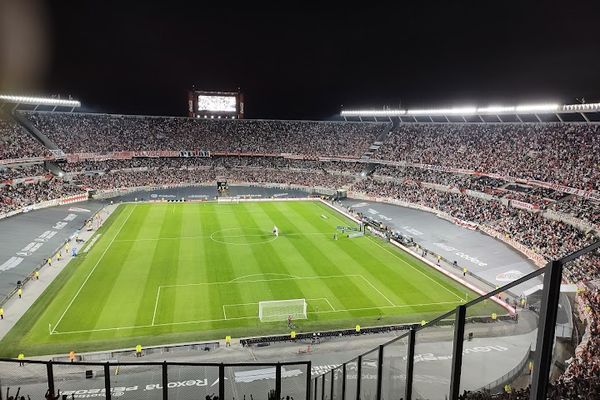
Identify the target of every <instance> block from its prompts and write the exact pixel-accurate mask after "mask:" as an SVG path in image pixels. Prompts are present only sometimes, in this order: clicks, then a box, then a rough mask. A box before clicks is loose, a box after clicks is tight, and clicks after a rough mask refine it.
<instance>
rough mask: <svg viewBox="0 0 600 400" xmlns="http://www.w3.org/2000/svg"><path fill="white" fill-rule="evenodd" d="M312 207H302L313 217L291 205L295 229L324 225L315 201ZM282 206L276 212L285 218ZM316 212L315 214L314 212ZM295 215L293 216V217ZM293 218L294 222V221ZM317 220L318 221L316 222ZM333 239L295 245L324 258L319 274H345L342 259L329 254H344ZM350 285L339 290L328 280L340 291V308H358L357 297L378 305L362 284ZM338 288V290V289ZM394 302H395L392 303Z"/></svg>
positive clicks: (347, 267) (288, 213) (303, 251)
mask: <svg viewBox="0 0 600 400" xmlns="http://www.w3.org/2000/svg"><path fill="white" fill-rule="evenodd" d="M309 205H310V207H306V208H302V209H306V212H307V213H309V212H310V213H311V214H310V215H311V216H312V218H311V217H310V216H309V215H307V214H304V213H302V212H300V211H299V210H298V208H296V207H293V206H292V207H289V210H288V212H287V215H288V216H289V217H290V218H289V219H287V220H288V223H289V225H290V226H293V227H294V230H295V231H301V230H302V229H303V228H302V227H301V226H304V227H306V228H307V229H315V228H316V226H315V225H314V224H315V223H316V224H319V225H322V224H323V223H324V222H323V220H322V219H321V217H320V216H317V215H316V214H317V212H316V210H315V209H314V208H313V207H314V203H310V204H309ZM282 207H285V203H283V204H282V203H278V204H276V210H277V211H276V212H277V213H279V215H281V218H285V217H283V213H282V211H281V210H282ZM312 213H314V215H313V214H312ZM292 217H293V218H292ZM292 219H293V222H292ZM315 221H317V222H315ZM329 224H330V223H327V225H329ZM331 240H332V239H328V240H326V241H323V240H320V241H314V238H308V240H307V241H306V242H307V243H310V244H311V246H306V244H307V243H305V242H302V243H296V242H293V244H294V245H295V246H297V248H298V250H299V251H300V252H301V253H302V254H304V253H305V252H306V251H307V250H308V251H310V254H309V256H310V258H311V259H315V258H316V259H318V260H322V262H320V266H321V270H318V271H317V273H318V274H323V273H326V274H327V275H344V274H343V272H344V271H342V270H341V269H340V267H338V265H339V264H340V260H339V259H335V260H333V259H331V258H330V257H329V256H328V254H331V255H332V256H335V257H337V258H342V256H343V254H344V253H343V250H342V249H341V248H340V246H339V245H335V244H334V243H333V242H332V241H331ZM308 262H309V264H310V263H312V261H308ZM353 263H355V261H354V260H353V259H352V260H350V259H347V264H346V266H345V267H346V270H348V269H350V265H351V264H353ZM349 286H350V287H346V288H344V289H345V290H342V291H339V289H340V288H338V287H337V286H335V282H332V283H329V282H328V287H329V289H330V290H331V291H332V292H336V291H337V292H338V295H337V296H336V299H337V300H338V302H339V303H340V304H341V305H342V306H343V307H340V308H344V309H351V308H356V307H355V306H353V304H355V302H356V301H357V299H360V300H361V301H364V302H366V303H368V304H369V305H370V306H372V307H376V306H377V304H376V302H375V301H373V299H371V298H370V297H369V296H368V294H367V293H365V291H364V290H363V289H362V288H361V286H359V285H357V284H356V283H355V282H349ZM336 289H337V290H336ZM391 304H393V303H391Z"/></svg>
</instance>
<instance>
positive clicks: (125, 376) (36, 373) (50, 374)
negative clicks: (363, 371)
mask: <svg viewBox="0 0 600 400" xmlns="http://www.w3.org/2000/svg"><path fill="white" fill-rule="evenodd" d="M310 378H311V362H310V361H300V362H281V363H233V364H231V363H187V362H186V363H178V362H167V361H164V362H137V363H135V362H105V363H96V362H64V361H35V360H14V359H0V393H2V394H4V393H7V397H9V396H10V390H12V391H13V393H14V391H15V390H17V388H20V391H21V394H26V395H28V396H30V397H31V399H42V398H44V397H46V398H48V397H47V394H48V393H52V394H53V395H56V396H58V395H66V396H67V397H69V398H97V397H99V398H103V399H106V400H111V399H112V398H113V397H115V398H117V397H118V398H120V397H123V398H131V399H133V398H136V399H137V398H139V399H148V398H150V399H152V398H157V399H162V400H168V399H169V398H176V399H182V398H183V399H185V398H187V397H189V398H193V399H199V398H206V399H207V400H208V399H209V398H210V399H215V400H217V398H218V399H225V398H227V399H235V398H238V399H242V398H243V399H248V400H250V399H257V400H258V399H269V400H278V399H281V398H294V399H296V400H309V399H310V393H311V383H312V382H311V379H310ZM0 398H2V396H1V395H0Z"/></svg>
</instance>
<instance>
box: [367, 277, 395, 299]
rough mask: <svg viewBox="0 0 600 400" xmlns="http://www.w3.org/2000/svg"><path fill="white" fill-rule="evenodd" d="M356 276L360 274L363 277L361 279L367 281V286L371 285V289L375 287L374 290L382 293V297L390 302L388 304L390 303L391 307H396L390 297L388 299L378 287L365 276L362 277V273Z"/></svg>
mask: <svg viewBox="0 0 600 400" xmlns="http://www.w3.org/2000/svg"><path fill="white" fill-rule="evenodd" d="M358 276H360V277H361V278H363V279H364V280H365V282H367V283H368V284H369V286H371V287H372V288H373V289H375V291H376V292H377V293H379V294H380V295H382V296H383V298H384V299H386V300H387V302H388V303H390V305H391V306H393V307H396V305H395V304H394V303H393V302H392V301H391V300H390V299H388V298H387V296H386V295H385V294H383V293H381V291H380V290H379V289H377V288H376V287H375V286H374V285H373V284H372V283H371V282H369V280H368V279H367V278H365V277H364V276H362V275H358Z"/></svg>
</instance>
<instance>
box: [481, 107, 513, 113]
mask: <svg viewBox="0 0 600 400" xmlns="http://www.w3.org/2000/svg"><path fill="white" fill-rule="evenodd" d="M514 111H515V107H514V106H512V107H506V106H488V107H479V108H477V112H478V113H507V112H514Z"/></svg>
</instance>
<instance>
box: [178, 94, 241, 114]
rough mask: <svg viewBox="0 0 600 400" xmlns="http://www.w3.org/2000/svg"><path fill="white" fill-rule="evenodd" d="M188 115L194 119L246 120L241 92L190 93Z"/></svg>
mask: <svg viewBox="0 0 600 400" xmlns="http://www.w3.org/2000/svg"><path fill="white" fill-rule="evenodd" d="M188 103H189V104H188V113H189V115H190V117H194V118H211V119H214V118H226V119H227V118H244V100H243V96H242V94H241V93H240V92H209V91H198V90H193V91H190V93H189V98H188Z"/></svg>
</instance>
